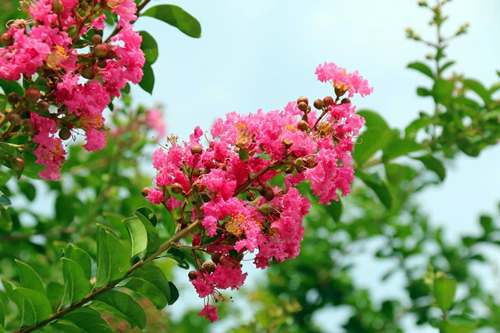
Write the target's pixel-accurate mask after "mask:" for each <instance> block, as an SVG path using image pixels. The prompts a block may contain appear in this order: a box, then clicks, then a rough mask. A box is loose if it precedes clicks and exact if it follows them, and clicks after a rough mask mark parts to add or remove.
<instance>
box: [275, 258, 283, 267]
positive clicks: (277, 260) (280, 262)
mask: <svg viewBox="0 0 500 333" xmlns="http://www.w3.org/2000/svg"><path fill="white" fill-rule="evenodd" d="M273 263H274V264H276V265H281V264H282V263H283V260H280V259H276V258H274V257H273Z"/></svg>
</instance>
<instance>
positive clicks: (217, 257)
mask: <svg viewBox="0 0 500 333" xmlns="http://www.w3.org/2000/svg"><path fill="white" fill-rule="evenodd" d="M221 256H222V254H220V253H219V252H215V253H212V255H211V256H210V257H211V258H212V261H213V262H214V263H216V264H218V263H219V261H220V257H221Z"/></svg>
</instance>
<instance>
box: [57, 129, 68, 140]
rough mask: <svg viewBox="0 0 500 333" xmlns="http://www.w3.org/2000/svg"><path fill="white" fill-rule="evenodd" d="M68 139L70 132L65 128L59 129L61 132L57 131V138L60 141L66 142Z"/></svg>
mask: <svg viewBox="0 0 500 333" xmlns="http://www.w3.org/2000/svg"><path fill="white" fill-rule="evenodd" d="M70 137H71V132H70V130H69V129H67V128H66V127H64V128H61V130H60V131H59V138H61V140H68V139H69V138H70Z"/></svg>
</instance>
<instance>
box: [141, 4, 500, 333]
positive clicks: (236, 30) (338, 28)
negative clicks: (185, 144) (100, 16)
mask: <svg viewBox="0 0 500 333" xmlns="http://www.w3.org/2000/svg"><path fill="white" fill-rule="evenodd" d="M430 2H431V3H432V1H430ZM160 3H165V2H163V1H157V2H153V4H152V5H155V4H160ZM169 3H173V4H177V5H179V6H181V7H183V8H184V9H185V10H186V11H188V12H189V13H191V14H192V15H193V16H195V17H196V18H198V20H199V21H200V23H201V25H202V29H203V31H202V38H201V39H192V38H189V37H187V36H184V35H183V34H181V33H180V32H179V31H177V30H176V29H174V28H171V27H170V26H167V25H165V24H163V23H161V22H159V21H155V20H154V19H150V18H141V19H140V20H139V21H138V22H137V27H138V29H144V30H148V31H149V32H150V33H151V34H152V35H153V36H154V37H155V38H156V40H157V41H158V44H159V48H160V57H159V59H158V61H157V62H156V64H155V65H154V66H153V67H154V70H155V73H156V85H155V89H154V92H153V96H149V95H148V94H146V93H144V92H142V91H141V90H140V89H139V88H137V89H134V90H133V91H134V94H135V97H136V98H137V99H138V100H139V101H140V102H143V103H147V104H153V103H154V102H161V103H163V104H165V105H166V110H167V111H166V116H167V121H168V124H169V131H170V133H173V134H176V135H179V136H180V137H181V138H187V135H188V134H189V132H190V131H192V129H193V128H194V127H195V126H196V125H201V126H202V127H203V128H204V129H208V128H209V126H210V124H211V123H212V122H213V120H214V119H215V118H217V117H220V116H223V115H224V114H225V113H227V112H230V111H237V112H254V111H255V110H257V109H258V108H262V109H264V110H273V109H280V108H282V107H283V106H284V105H285V104H286V103H287V102H288V101H292V100H295V99H296V98H297V97H298V96H301V95H305V96H309V97H310V98H311V99H314V98H317V97H323V96H325V95H327V94H331V91H330V87H329V86H328V85H324V84H321V83H319V82H317V81H316V78H315V76H314V69H315V67H316V66H317V65H318V64H319V63H322V62H324V61H333V62H335V63H337V64H338V65H341V66H343V67H347V69H348V70H349V71H353V70H359V72H360V73H361V74H362V75H363V76H364V77H365V78H367V79H368V80H369V81H370V83H371V84H372V85H373V86H374V87H375V91H374V93H373V95H372V96H369V97H367V98H365V99H362V98H359V97H357V98H355V100H354V101H353V102H354V103H355V104H357V105H358V106H359V108H370V109H374V110H377V111H378V112H380V113H381V114H382V115H383V116H384V117H385V119H386V120H387V121H388V122H389V124H390V125H392V126H394V127H398V128H403V127H404V126H405V125H406V124H408V123H409V121H411V120H412V119H414V118H415V117H416V115H417V113H418V111H420V110H430V109H431V105H432V104H431V102H430V101H428V100H424V99H421V98H418V97H417V96H416V94H415V88H416V87H417V86H420V85H425V84H429V79H427V78H426V77H424V76H422V75H420V74H418V73H416V72H413V71H410V70H407V69H406V65H407V64H408V63H409V62H411V61H414V60H417V59H418V60H421V59H423V57H424V56H425V54H427V53H428V52H429V50H428V49H426V48H425V47H424V46H423V45H421V44H417V43H415V42H411V41H408V40H407V39H406V38H405V33H404V30H405V28H406V27H408V26H411V27H413V28H415V30H416V31H417V32H418V33H419V34H421V35H422V36H433V35H434V32H433V30H431V28H430V27H429V25H428V24H427V22H428V21H429V19H430V15H429V12H427V11H426V10H423V9H420V8H419V7H418V6H417V4H416V1H414V0H351V1H340V0H339V1H337V0H330V1H327V0H324V1H298V0H288V1H270V0H268V1H265V0H262V1H229V0H226V1H170V2H169ZM445 11H446V13H448V14H449V15H450V20H449V21H448V23H447V24H446V28H445V29H444V30H445V32H446V31H448V32H451V31H455V29H456V28H458V26H459V25H460V24H462V23H464V22H469V23H470V24H471V30H470V33H469V34H468V35H466V36H464V37H461V38H459V39H457V40H456V41H455V42H453V43H452V45H451V47H450V48H449V49H448V54H450V55H451V58H452V59H454V60H457V65H456V66H455V67H454V70H455V71H457V72H462V73H466V74H467V75H469V76H471V77H474V78H477V79H479V80H481V81H482V82H483V83H486V84H491V83H493V82H495V80H497V81H498V77H497V75H496V73H495V70H498V69H500V57H499V55H500V41H499V37H498V36H499V35H500V21H499V20H498V13H500V1H499V0H476V1H468V0H455V1H453V2H452V3H451V4H449V5H447V9H446V10H445ZM499 161H500V147H497V148H490V149H487V150H486V151H484V152H483V153H482V155H481V157H480V158H477V159H472V158H469V157H466V156H462V157H460V158H458V159H457V160H456V163H455V164H454V166H453V167H452V168H451V169H450V171H449V173H448V177H447V179H446V181H445V182H444V184H443V185H442V186H440V187H439V188H434V189H430V190H427V191H426V192H424V193H423V194H421V195H420V196H419V200H420V201H421V202H422V204H423V206H424V208H425V210H426V211H427V212H428V213H429V215H430V216H431V220H432V221H434V223H436V224H439V225H445V226H447V227H448V228H447V229H448V230H449V231H450V234H451V236H453V237H456V236H458V235H459V234H462V233H466V232H467V233H475V232H479V229H478V228H477V226H476V225H477V222H476V221H477V218H478V215H479V214H480V213H482V212H487V213H488V212H489V213H493V212H495V211H496V210H497V203H498V202H499V201H500V191H499V190H498V187H499V185H500V173H499V172H498V165H499ZM366 260H368V261H369V260H370V259H369V258H368V259H367V258H365V259H364V265H363V266H365V269H364V271H363V272H360V274H359V276H358V277H357V282H358V283H359V284H360V285H362V286H367V287H371V289H372V292H373V293H374V295H375V296H377V297H379V298H384V297H385V296H387V294H388V292H390V291H391V290H396V292H397V288H376V286H377V283H378V282H377V281H374V279H373V275H372V274H364V273H366V272H367V270H368V271H369V270H370V269H372V267H370V265H368V267H367V268H366V264H367V262H366ZM373 269H374V268H373ZM377 274H378V273H377ZM377 274H376V275H377ZM374 282H375V283H374ZM397 282H398V281H394V283H396V284H397ZM496 282H498V281H495V283H496ZM391 295H392V293H391ZM197 303H199V302H196V303H195V304H193V306H196V305H197ZM198 305H199V304H198ZM344 312H345V311H344ZM346 313H348V312H346ZM330 314H331V313H329V314H328V313H327V315H330ZM336 318H338V319H339V323H338V324H339V326H340V325H341V321H342V320H343V319H342V318H343V317H342V315H341V313H340V312H337V313H336ZM330 322H331V321H330ZM408 323H409V324H408V325H409V326H408V332H410V333H411V332H423V331H417V330H415V329H413V328H412V325H411V320H408ZM432 331H433V330H431V331H429V332H432ZM335 332H336V330H335Z"/></svg>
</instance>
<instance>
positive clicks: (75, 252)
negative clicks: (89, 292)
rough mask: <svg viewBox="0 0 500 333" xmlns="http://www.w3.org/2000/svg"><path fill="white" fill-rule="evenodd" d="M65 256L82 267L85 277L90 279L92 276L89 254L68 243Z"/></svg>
mask: <svg viewBox="0 0 500 333" xmlns="http://www.w3.org/2000/svg"><path fill="white" fill-rule="evenodd" d="M64 255H65V257H66V258H68V259H71V260H73V261H74V262H76V263H77V264H78V265H80V267H82V269H83V273H84V276H85V279H87V280H90V278H91V276H92V262H91V260H90V256H89V254H88V253H87V252H85V251H84V250H82V249H80V248H77V247H76V246H74V245H73V244H68V246H67V247H66V250H65V253H64Z"/></svg>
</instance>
